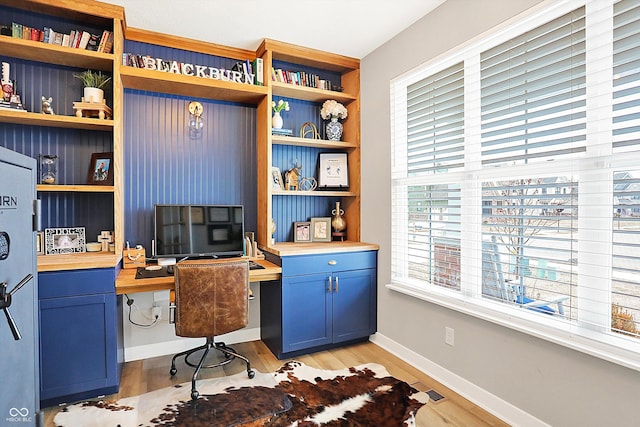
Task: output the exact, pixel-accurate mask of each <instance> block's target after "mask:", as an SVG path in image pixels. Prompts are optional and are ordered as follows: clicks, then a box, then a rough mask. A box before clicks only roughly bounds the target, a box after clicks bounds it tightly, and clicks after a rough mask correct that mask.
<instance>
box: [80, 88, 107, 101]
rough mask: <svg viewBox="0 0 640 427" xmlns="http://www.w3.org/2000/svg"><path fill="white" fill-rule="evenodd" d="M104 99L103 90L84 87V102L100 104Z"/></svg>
mask: <svg viewBox="0 0 640 427" xmlns="http://www.w3.org/2000/svg"><path fill="white" fill-rule="evenodd" d="M103 99H104V91H103V90H102V89H98V88H97V87H85V88H84V102H90V103H93V104H102V100H103Z"/></svg>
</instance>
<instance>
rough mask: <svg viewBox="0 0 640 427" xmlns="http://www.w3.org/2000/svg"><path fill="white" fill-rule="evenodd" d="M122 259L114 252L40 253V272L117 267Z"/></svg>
mask: <svg viewBox="0 0 640 427" xmlns="http://www.w3.org/2000/svg"><path fill="white" fill-rule="evenodd" d="M121 259H122V256H121V255H119V254H115V253H113V252H85V253H78V254H61V255H38V272H42V271H62V270H86V269H90V268H111V267H116V266H117V265H118V264H119V263H120V260H121Z"/></svg>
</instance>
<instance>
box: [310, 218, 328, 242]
mask: <svg viewBox="0 0 640 427" xmlns="http://www.w3.org/2000/svg"><path fill="white" fill-rule="evenodd" d="M311 241H312V242H330V241H331V218H311Z"/></svg>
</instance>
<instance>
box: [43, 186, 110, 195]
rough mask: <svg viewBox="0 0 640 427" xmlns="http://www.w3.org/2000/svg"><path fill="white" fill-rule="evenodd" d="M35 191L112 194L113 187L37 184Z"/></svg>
mask: <svg viewBox="0 0 640 427" xmlns="http://www.w3.org/2000/svg"><path fill="white" fill-rule="evenodd" d="M36 190H37V191H40V192H43V193H46V192H48V193H52V192H61V193H114V192H115V187H114V186H113V185H56V184H54V185H49V184H38V185H36Z"/></svg>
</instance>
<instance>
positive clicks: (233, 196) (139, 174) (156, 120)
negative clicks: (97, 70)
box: [124, 90, 257, 248]
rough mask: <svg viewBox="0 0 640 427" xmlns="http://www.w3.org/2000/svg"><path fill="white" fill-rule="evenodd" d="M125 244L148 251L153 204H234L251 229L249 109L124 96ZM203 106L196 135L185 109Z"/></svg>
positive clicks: (252, 120) (252, 132) (252, 129)
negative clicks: (143, 247) (194, 104)
mask: <svg viewBox="0 0 640 427" xmlns="http://www.w3.org/2000/svg"><path fill="white" fill-rule="evenodd" d="M124 98H125V105H124V111H125V117H124V123H125V129H124V157H125V161H124V163H125V164H124V205H125V240H126V241H129V242H130V244H132V245H134V244H142V245H143V246H145V247H146V248H150V246H151V239H152V236H153V205H154V204H161V203H162V204H193V203H198V204H242V205H244V207H245V229H246V230H247V231H255V230H256V224H257V217H256V215H257V213H256V212H257V208H256V207H257V183H256V181H257V180H256V172H255V171H256V164H257V160H256V109H255V108H254V107H251V106H244V105H238V104H232V103H224V102H214V101H210V100H206V99H191V98H190V99H186V98H184V97H178V96H173V95H166V94H157V93H151V92H143V91H134V90H125V97H124ZM193 100H196V101H199V102H200V103H202V105H203V106H204V114H203V118H204V120H205V124H204V128H203V129H202V133H201V135H199V136H198V137H196V138H193V137H192V136H191V135H190V133H189V129H188V119H189V112H188V111H187V106H188V104H189V102H191V101H193Z"/></svg>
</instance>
